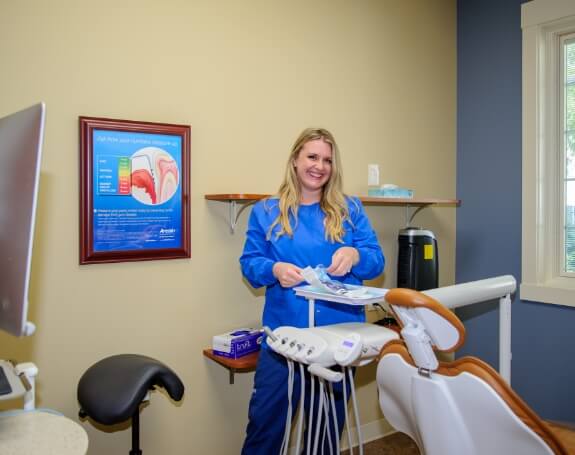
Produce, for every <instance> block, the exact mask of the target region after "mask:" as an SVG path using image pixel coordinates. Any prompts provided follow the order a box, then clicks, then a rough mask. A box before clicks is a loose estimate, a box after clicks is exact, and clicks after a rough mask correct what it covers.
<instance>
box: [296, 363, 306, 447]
mask: <svg viewBox="0 0 575 455" xmlns="http://www.w3.org/2000/svg"><path fill="white" fill-rule="evenodd" d="M299 375H300V388H301V390H300V396H299V398H300V400H299V415H298V421H297V438H296V449H295V453H296V454H297V455H300V446H301V435H302V428H303V421H304V419H305V408H304V403H305V370H304V368H303V363H300V364H299Z"/></svg>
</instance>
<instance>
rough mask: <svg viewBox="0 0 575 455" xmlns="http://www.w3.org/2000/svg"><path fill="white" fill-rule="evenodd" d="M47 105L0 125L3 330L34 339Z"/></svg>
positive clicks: (3, 120) (0, 309)
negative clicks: (35, 249) (33, 282)
mask: <svg viewBox="0 0 575 455" xmlns="http://www.w3.org/2000/svg"><path fill="white" fill-rule="evenodd" d="M45 111H46V107H45V105H44V103H40V104H36V105H34V106H31V107H29V108H28V109H24V110H22V111H19V112H16V113H14V114H11V115H8V116H7V117H3V118H1V119H0V329H2V330H4V331H6V332H8V333H10V334H12V335H15V336H24V335H31V334H32V333H33V332H34V328H35V326H34V324H32V323H30V322H28V319H27V315H28V287H29V283H30V269H31V265H32V264H31V263H32V244H33V240H34V222H35V218H36V216H35V215H36V202H37V198H38V186H39V180H40V161H41V156H42V140H43V137H44V119H45Z"/></svg>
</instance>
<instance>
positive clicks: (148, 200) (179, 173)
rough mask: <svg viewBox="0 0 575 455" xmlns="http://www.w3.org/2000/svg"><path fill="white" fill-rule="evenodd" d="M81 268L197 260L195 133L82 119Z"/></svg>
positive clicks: (180, 128)
mask: <svg viewBox="0 0 575 455" xmlns="http://www.w3.org/2000/svg"><path fill="white" fill-rule="evenodd" d="M79 121H80V264H92V263H102V262H124V261H147V260H155V259H176V258H189V257H190V224H189V220H190V180H189V166H190V127H189V126H184V125H170V124H163V123H150V122H136V121H131V120H114V119H106V118H95V117H80V118H79Z"/></svg>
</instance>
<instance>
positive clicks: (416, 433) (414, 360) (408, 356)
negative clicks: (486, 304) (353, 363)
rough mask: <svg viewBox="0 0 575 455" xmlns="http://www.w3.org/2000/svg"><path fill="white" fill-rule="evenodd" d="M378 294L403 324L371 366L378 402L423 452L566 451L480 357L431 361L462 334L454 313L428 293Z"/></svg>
mask: <svg viewBox="0 0 575 455" xmlns="http://www.w3.org/2000/svg"><path fill="white" fill-rule="evenodd" d="M385 300H386V301H387V302H388V303H389V304H390V306H391V308H392V310H393V312H394V313H395V316H396V318H397V321H398V322H399V324H400V326H401V327H402V330H401V335H402V340H395V341H391V342H389V343H388V344H387V345H386V346H384V348H383V349H382V351H381V354H380V360H379V364H378V367H377V386H378V391H379V404H380V406H381V409H382V412H383V413H384V415H385V417H386V419H387V420H388V421H389V423H390V424H391V425H392V426H393V427H394V428H395V429H397V430H398V431H401V432H403V433H406V434H407V435H409V436H410V437H411V438H412V439H413V440H414V441H415V442H416V444H417V445H418V447H419V449H420V451H421V453H422V454H425V455H462V454H465V455H486V454H488V455H508V454H521V455H541V454H556V455H567V454H568V453H573V452H570V451H568V450H567V448H566V447H565V445H564V443H563V442H562V441H561V440H560V438H559V436H558V434H557V433H556V430H554V429H553V428H552V426H551V425H550V424H548V423H546V422H544V421H543V420H541V419H540V418H539V417H538V416H537V414H536V413H535V412H534V411H533V410H531V408H529V406H528V405H527V404H526V403H525V402H524V401H523V400H522V399H521V398H520V397H519V396H518V395H517V394H516V393H515V392H514V391H513V390H512V389H511V387H509V385H508V384H507V383H506V382H505V381H504V380H503V379H502V378H501V376H500V375H499V374H498V373H497V372H496V371H495V370H494V369H493V368H492V367H490V366H489V365H487V364H486V363H485V362H483V361H481V360H479V359H478V358H474V357H464V358H461V359H458V360H456V361H453V362H438V360H437V357H436V355H435V353H434V350H436V351H439V352H454V351H455V350H457V349H458V348H459V347H460V346H461V345H463V343H464V341H465V328H464V326H463V324H462V322H461V321H460V320H459V319H458V318H457V316H456V315H455V314H454V313H452V312H451V311H450V310H448V309H447V308H446V307H444V306H442V305H441V304H440V303H439V302H437V301H436V300H434V299H433V298H431V297H429V296H427V295H425V294H422V293H420V292H417V291H413V290H410V289H392V290H390V291H389V292H388V293H387V294H386V296H385Z"/></svg>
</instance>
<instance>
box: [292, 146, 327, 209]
mask: <svg viewBox="0 0 575 455" xmlns="http://www.w3.org/2000/svg"><path fill="white" fill-rule="evenodd" d="M293 165H294V168H295V171H296V175H297V179H298V182H299V185H300V189H301V197H302V200H301V202H302V203H304V204H310V203H313V202H318V201H319V200H320V199H321V193H322V190H323V186H324V185H325V184H326V183H327V182H328V181H329V179H330V177H331V172H332V149H331V145H330V144H328V143H327V142H325V141H324V140H323V139H314V140H312V141H309V142H306V143H305V144H304V145H303V147H302V148H301V150H300V151H299V153H298V155H297V158H296V159H295V160H294V162H293Z"/></svg>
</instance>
